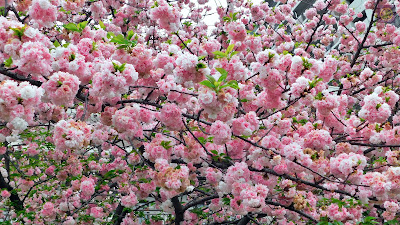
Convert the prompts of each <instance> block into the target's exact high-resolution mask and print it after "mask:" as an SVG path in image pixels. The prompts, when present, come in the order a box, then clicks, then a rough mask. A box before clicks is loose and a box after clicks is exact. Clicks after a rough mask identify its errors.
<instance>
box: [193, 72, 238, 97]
mask: <svg viewBox="0 0 400 225" xmlns="http://www.w3.org/2000/svg"><path fill="white" fill-rule="evenodd" d="M215 69H216V70H217V71H218V72H219V73H220V74H221V76H220V77H219V78H218V80H215V78H214V77H213V76H210V75H208V76H207V80H203V81H202V82H200V84H202V85H204V86H206V87H209V88H211V89H213V90H214V91H215V92H216V93H217V94H218V93H219V92H220V91H221V90H222V89H223V88H226V87H231V88H233V89H236V90H237V89H239V85H238V83H237V81H236V80H230V81H228V82H226V78H227V76H228V72H227V71H226V70H225V69H223V68H215Z"/></svg>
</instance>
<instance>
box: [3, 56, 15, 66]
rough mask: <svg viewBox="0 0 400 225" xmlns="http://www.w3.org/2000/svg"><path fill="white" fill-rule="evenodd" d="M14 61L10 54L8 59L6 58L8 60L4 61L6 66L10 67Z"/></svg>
mask: <svg viewBox="0 0 400 225" xmlns="http://www.w3.org/2000/svg"><path fill="white" fill-rule="evenodd" d="M12 63H13V60H12V58H11V56H10V57H9V58H8V59H6V60H5V61H4V66H5V67H10V66H11V65H12Z"/></svg>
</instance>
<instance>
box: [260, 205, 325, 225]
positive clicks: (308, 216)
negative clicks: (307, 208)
mask: <svg viewBox="0 0 400 225" xmlns="http://www.w3.org/2000/svg"><path fill="white" fill-rule="evenodd" d="M265 203H266V204H268V205H274V206H280V207H283V208H285V209H287V210H290V211H293V212H296V213H298V214H299V215H301V216H303V217H305V218H307V219H309V220H311V221H312V222H314V223H318V221H317V220H316V219H314V218H313V217H312V216H310V215H308V214H306V213H303V212H302V211H300V210H297V209H295V208H294V207H293V205H290V206H285V205H282V204H280V203H277V202H273V201H270V200H265Z"/></svg>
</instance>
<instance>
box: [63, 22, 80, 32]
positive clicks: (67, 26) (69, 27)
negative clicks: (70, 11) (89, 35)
mask: <svg viewBox="0 0 400 225" xmlns="http://www.w3.org/2000/svg"><path fill="white" fill-rule="evenodd" d="M63 27H64V28H65V29H67V30H70V31H76V32H79V28H78V27H77V26H76V24H74V23H69V24H64V26H63Z"/></svg>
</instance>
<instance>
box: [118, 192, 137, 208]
mask: <svg viewBox="0 0 400 225" xmlns="http://www.w3.org/2000/svg"><path fill="white" fill-rule="evenodd" d="M137 202H138V201H137V198H136V195H135V194H134V193H130V194H129V195H126V196H123V197H122V198H121V204H122V205H123V206H125V207H128V208H131V207H133V206H135V205H136V204H137Z"/></svg>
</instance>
